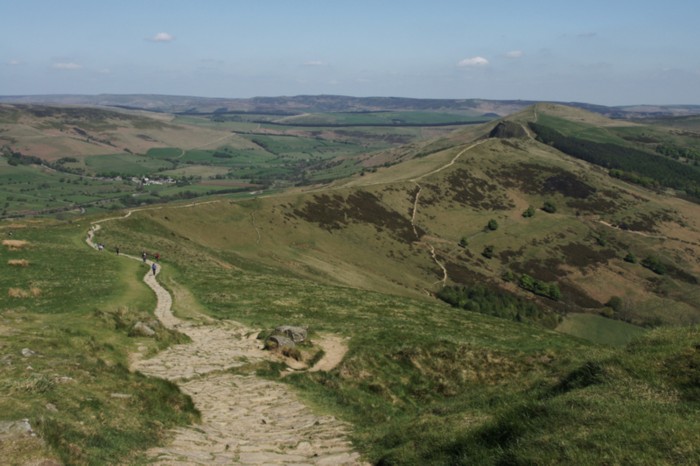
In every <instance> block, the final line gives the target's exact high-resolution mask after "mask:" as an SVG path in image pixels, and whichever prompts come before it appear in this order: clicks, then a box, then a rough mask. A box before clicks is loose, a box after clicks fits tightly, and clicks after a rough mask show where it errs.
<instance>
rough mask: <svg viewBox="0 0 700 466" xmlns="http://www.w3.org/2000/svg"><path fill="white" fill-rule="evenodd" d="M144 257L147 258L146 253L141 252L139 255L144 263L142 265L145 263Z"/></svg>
mask: <svg viewBox="0 0 700 466" xmlns="http://www.w3.org/2000/svg"><path fill="white" fill-rule="evenodd" d="M146 257H147V255H146V251H143V252H142V253H141V259H143V263H144V264H145V263H146Z"/></svg>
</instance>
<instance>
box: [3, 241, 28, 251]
mask: <svg viewBox="0 0 700 466" xmlns="http://www.w3.org/2000/svg"><path fill="white" fill-rule="evenodd" d="M2 245H3V246H5V247H6V248H7V249H9V250H10V251H19V250H20V249H24V248H26V247H27V246H29V241H24V240H21V239H4V240H2Z"/></svg>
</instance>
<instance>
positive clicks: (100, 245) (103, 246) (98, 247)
mask: <svg viewBox="0 0 700 466" xmlns="http://www.w3.org/2000/svg"><path fill="white" fill-rule="evenodd" d="M104 248H105V245H104V244H102V243H97V250H98V251H102V250H103V249H104Z"/></svg>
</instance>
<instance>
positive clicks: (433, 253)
mask: <svg viewBox="0 0 700 466" xmlns="http://www.w3.org/2000/svg"><path fill="white" fill-rule="evenodd" d="M486 141H488V139H482V140H481V141H477V142H475V143H474V144H471V145H469V146H467V147H465V148H464V149H462V150H461V151H459V152H458V153H457V155H455V156H454V157H453V158H452V160H450V161H449V162H447V163H446V164H445V165H442V166H441V167H438V168H436V169H435V170H433V171H430V172H428V173H424V174H422V175H420V176H417V177H415V178H412V179H410V180H409V181H410V182H412V183H413V184H415V185H416V187H417V188H418V189H417V190H416V195H415V197H414V199H413V211H412V213H411V226H412V227H413V234H414V235H416V239H417V240H418V242H419V243H421V244H425V245H426V247H427V248H428V250H429V251H430V257H432V259H433V262H435V264H437V266H438V267H440V269H441V270H442V278H441V279H440V280H438V281H436V282H435V283H433V285H437V284H442V286H445V285H446V284H447V280H448V278H449V276H448V275H447V267H445V264H443V263H442V262H441V261H440V259H438V256H437V252H436V251H435V246H433V244H432V243H431V242H429V241H428V240H427V238H426V236H425V235H424V236H422V237H421V236H419V235H418V227H417V225H416V216H417V215H418V206H419V199H420V195H421V192H422V191H423V186H421V185H420V183H418V181H419V180H421V179H423V178H425V177H427V176H430V175H434V174H436V173H440V172H441V171H443V170H445V169H447V168H449V167H451V166H452V165H454V164H455V163H456V162H457V160H458V159H459V158H460V157H461V156H462V155H464V154H465V153H466V152H467V151H469V150H471V149H473V148H475V147H476V146H478V145H480V144H483V143H484V142H486Z"/></svg>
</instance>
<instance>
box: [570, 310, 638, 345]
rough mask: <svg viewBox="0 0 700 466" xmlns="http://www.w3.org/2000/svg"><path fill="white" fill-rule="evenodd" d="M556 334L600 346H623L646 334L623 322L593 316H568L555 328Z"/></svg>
mask: <svg viewBox="0 0 700 466" xmlns="http://www.w3.org/2000/svg"><path fill="white" fill-rule="evenodd" d="M557 331H558V332H562V333H566V334H568V335H573V336H575V337H579V338H583V339H584V340H588V341H592V342H594V343H598V344H601V345H612V346H624V345H626V344H627V343H629V342H630V341H632V340H634V339H635V338H638V337H640V336H642V335H644V333H645V332H646V330H645V329H643V328H641V327H637V326H635V325H630V324H628V323H625V322H621V321H616V320H611V319H607V318H605V317H602V316H598V315H595V314H574V313H572V314H568V315H567V316H566V318H565V319H564V321H563V322H562V323H561V324H559V326H558V327H557Z"/></svg>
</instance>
